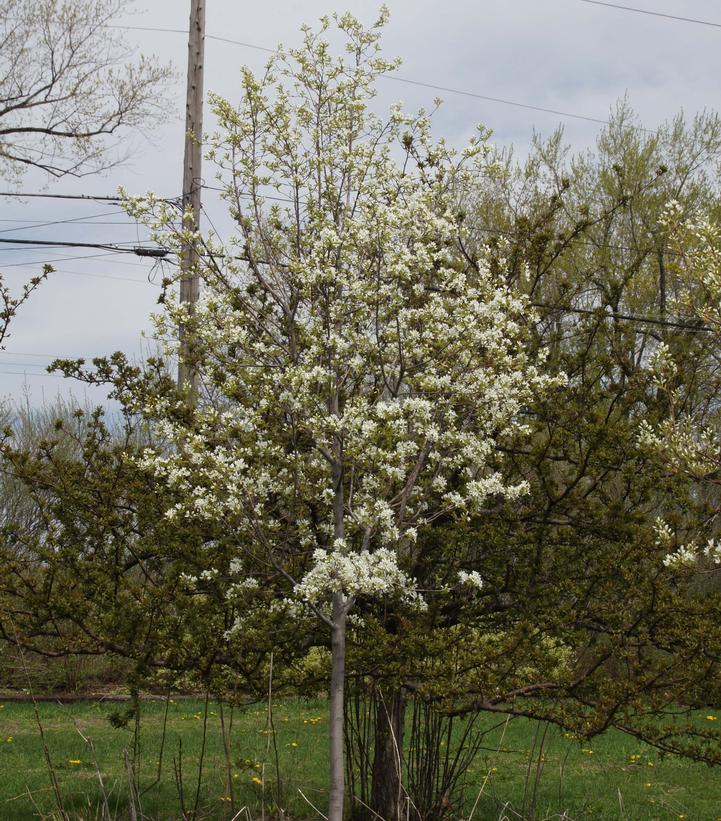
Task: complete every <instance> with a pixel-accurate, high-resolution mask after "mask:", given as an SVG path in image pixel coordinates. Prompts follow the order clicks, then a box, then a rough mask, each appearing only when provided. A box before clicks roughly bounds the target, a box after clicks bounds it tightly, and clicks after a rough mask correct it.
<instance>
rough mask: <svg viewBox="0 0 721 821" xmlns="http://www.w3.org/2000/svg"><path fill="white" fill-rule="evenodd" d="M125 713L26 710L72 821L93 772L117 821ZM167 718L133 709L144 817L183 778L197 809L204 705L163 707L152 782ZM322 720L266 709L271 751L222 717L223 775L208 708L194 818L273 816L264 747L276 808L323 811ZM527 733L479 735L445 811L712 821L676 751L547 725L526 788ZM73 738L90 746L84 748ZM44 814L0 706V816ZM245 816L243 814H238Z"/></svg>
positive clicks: (94, 807)
mask: <svg viewBox="0 0 721 821" xmlns="http://www.w3.org/2000/svg"><path fill="white" fill-rule="evenodd" d="M125 706H126V705H122V704H121V705H118V704H107V703H105V704H103V703H92V702H78V703H74V704H69V705H65V706H61V705H59V704H48V703H43V704H40V705H39V706H38V709H39V711H40V717H41V723H42V726H43V729H44V734H45V741H46V744H47V748H48V751H49V754H50V758H51V760H52V764H53V768H54V770H55V772H56V775H57V782H58V786H59V790H60V793H61V795H62V800H63V802H64V805H65V809H66V810H67V812H68V814H69V815H70V817H71V818H73V819H75V818H82V819H91V818H93V819H94V818H98V819H101V818H102V815H101V812H100V809H99V806H100V800H101V799H100V796H101V795H102V792H103V791H102V790H101V788H100V786H99V783H98V770H99V772H100V773H101V775H102V781H103V785H104V792H105V793H106V795H107V796H108V799H107V800H108V809H109V811H110V815H111V817H113V818H115V817H117V818H125V817H127V809H126V808H127V804H128V784H129V781H130V779H129V777H128V774H127V770H126V765H125V763H124V751H125V750H127V751H128V754H129V755H132V749H133V732H132V723H131V726H129V727H126V728H115V727H113V726H112V725H111V723H110V721H109V716H110V714H111V713H113V712H119V711H120V712H122V711H123V710H124V709H125ZM165 709H166V705H165V704H164V703H163V702H157V701H153V702H144V703H143V715H142V724H141V727H142V730H141V735H140V751H139V754H140V758H139V760H140V767H139V772H140V777H139V779H138V780H139V786H140V790H141V792H143V794H142V795H141V799H140V800H141V803H142V810H143V814H144V816H145V817H147V818H151V819H175V818H180V817H181V813H180V799H179V784H180V783H181V782H182V790H183V794H184V803H185V807H186V809H192V808H193V807H194V806H195V804H196V791H197V774H198V763H199V759H200V755H201V748H202V743H203V731H202V730H203V723H204V703H203V702H202V701H189V700H180V699H178V700H176V701H174V702H172V703H170V704H169V705H168V708H167V709H168V717H167V732H166V738H165V744H164V750H163V754H162V766H161V778H160V780H159V781H158V783H156V784H153V782H154V781H156V777H157V771H158V761H159V758H160V751H161V749H160V748H161V737H162V725H163V716H164V711H165ZM325 712H326V705H325V703H323V702H322V701H286V702H282V703H280V704H278V705H277V707H276V708H275V710H274V727H275V736H274V737H275V742H276V743H275V745H273V744H272V743H271V741H272V738H273V736H272V734H270V733H269V732H268V731H267V724H266V720H267V717H266V713H265V710H264V708H263V707H262V706H260V705H258V706H254V707H249V708H245V709H243V710H238V709H236V710H235V711H234V712H233V714H232V730H231V732H230V744H231V749H230V760H231V762H232V767H231V770H230V772H228V767H227V765H226V762H227V758H226V755H225V751H224V744H223V736H222V732H221V714H220V713H221V708H220V706H219V705H216V704H210V705H209V710H208V715H207V733H206V743H205V752H204V761H203V778H202V782H201V787H200V790H199V792H198V797H197V807H198V813H197V818H198V819H200V818H206V819H230V818H232V817H233V816H234V815H235V814H236V813H237V812H238V811H239V810H240V809H241V808H242V807H248V808H249V811H250V816H251V817H252V818H253V819H256V818H260V816H261V806H262V804H263V800H264V798H265V800H266V806H268V807H269V808H270V807H272V806H273V805H272V800H273V798H272V795H271V794H272V793H274V791H275V790H277V788H278V787H277V784H276V772H275V749H277V755H278V761H279V771H280V774H281V785H280V804H281V806H283V807H284V808H285V809H286V810H287V811H288V812H289V814H290V815H291V816H294V817H298V818H304V819H309V818H314V817H318V815H317V813H315V812H314V811H313V809H312V808H311V807H310V806H309V804H308V803H307V802H306V799H307V801H308V802H311V803H312V804H315V805H317V806H318V807H320V808H321V809H322V808H323V806H324V804H325V801H326V788H325V785H326V772H325V768H326V729H327V724H326V718H325ZM223 719H224V722H225V725H226V730H227V729H229V725H230V722H231V714H230V713H229V710H228V707H227V706H226V707H225V708H224V710H223ZM713 719H715V715H713V716H712V717H711V718H707V717H706V715H699V716H698V720H699V721H711V720H713ZM496 723H497V717H496V718H495V719H489V720H488V722H487V724H486V725H485V726H486V728H490V727H491V726H492V725H493V724H496ZM538 729H539V728H538V725H537V724H535V723H534V722H530V721H527V720H514V721H511V722H509V723H508V724H507V726H505V727H497V728H496V729H494V730H492V731H489V732H488V734H487V735H486V736H485V738H484V741H483V746H484V750H483V751H482V753H481V754H480V755H479V757H478V758H477V759H476V761H475V763H474V765H473V767H472V768H471V770H470V771H469V772H468V786H467V789H466V792H465V805H464V806H462V807H458V808H457V816H456V817H458V818H468V817H469V814H470V812H471V808H472V807H473V805H474V803H475V802H476V799H477V797H478V795H479V793H480V799H478V802H477V805H476V808H475V811H474V814H473V818H474V819H477V821H489V819H493V821H495V820H496V819H499V818H502V817H503V816H504V814H505V816H506V817H507V818H508V819H509V821H510V820H511V819H518V818H521V817H523V814H524V813H523V807H524V803H525V806H526V813H525V814H526V815H527V810H528V806H529V805H530V802H531V797H532V793H534V792H535V803H536V816H535V817H536V818H537V819H539V820H540V819H550V818H559V817H562V818H565V819H574V820H575V821H578V820H579V819H594V821H603V819H627V820H628V821H651V819H663V820H664V821H665V819H689V821H714V820H715V819H721V772H718V771H716V770H713V769H710V768H708V767H706V766H705V765H699V764H693V763H690V762H687V761H684V760H682V759H679V758H676V757H674V756H666V757H660V756H659V755H658V754H657V753H656V752H655V751H654V750H653V749H652V748H650V747H647V746H645V745H643V744H642V743H640V742H638V741H636V740H634V739H632V738H629V737H628V736H625V735H623V734H620V733H617V732H608V733H606V734H605V735H604V736H601V737H599V738H597V739H594V740H593V741H592V742H590V743H589V742H584V743H579V742H578V741H576V740H574V739H573V738H569V737H568V736H567V735H564V734H563V733H562V732H560V731H558V730H556V729H554V728H549V729H548V732H547V733H546V737H545V744H544V749H543V759H544V760H543V761H542V762H541V763H542V770H541V772H540V778H539V779H538V784H537V788H536V790H535V791H534V790H533V785H532V782H533V781H534V780H535V776H536V769H535V766H536V764H535V763H534V766H533V768H532V773H531V777H530V779H529V778H528V772H529V755H530V751H531V748H532V747H533V745H534V739H537V738H538ZM83 736H85V738H87V739H88V740H89V741H91V742H92V746H93V747H94V750H95V752H93V750H92V749H91V747H90V746H89V744H88V743H86V741H84V740H83ZM274 748H275V749H274ZM95 761H97V767H96V765H95ZM181 776H182V777H181ZM299 790H302V793H303V795H304V796H305V799H304V798H303V797H302V796H301V794H300V792H299ZM524 792H525V800H524ZM54 807H55V799H54V790H53V788H52V786H51V781H50V778H49V774H48V767H47V765H46V763H45V758H44V753H43V745H42V741H41V738H40V732H39V729H38V725H37V722H36V720H35V715H34V708H33V705H32V704H28V703H22V704H20V703H15V702H9V701H8V702H5V703H4V704H3V705H2V707H0V819H3V820H4V819H8V821H25V819H28V820H29V819H34V818H41V817H43V814H44V813H49V812H51V811H52V810H53V808H54ZM504 807H505V810H504ZM564 812H565V816H564V815H563V813H564ZM454 814H456V813H454ZM244 817H245V818H246V819H247V818H248V814H247V813H246V814H244ZM266 817H267V815H266Z"/></svg>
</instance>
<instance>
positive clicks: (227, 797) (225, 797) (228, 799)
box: [220, 795, 230, 801]
mask: <svg viewBox="0 0 721 821" xmlns="http://www.w3.org/2000/svg"><path fill="white" fill-rule="evenodd" d="M220 800H221V801H230V796H229V795H221V796H220Z"/></svg>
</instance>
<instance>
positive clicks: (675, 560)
mask: <svg viewBox="0 0 721 821" xmlns="http://www.w3.org/2000/svg"><path fill="white" fill-rule="evenodd" d="M654 530H655V532H656V544H657V545H660V546H661V547H668V548H670V547H671V546H672V545H673V541H674V539H673V533H672V531H671V528H670V527H669V526H668V524H666V522H664V521H663V519H660V518H659V519H656V522H655V525H654ZM702 558H705V559H706V561H708V562H710V563H711V564H715V565H718V564H721V541H719V540H718V539H709V540H708V541H707V542H706V546H705V547H704V548H703V550H702V549H701V548H700V547H699V546H698V545H697V544H696V543H695V542H688V543H687V544H683V545H680V546H679V547H677V548H676V549H675V550H673V551H671V552H670V553H667V554H666V556H664V559H663V565H664V567H668V568H671V569H672V570H680V569H682V568H691V569H692V568H695V567H697V566H698V564H699V562H700V561H701V559H702Z"/></svg>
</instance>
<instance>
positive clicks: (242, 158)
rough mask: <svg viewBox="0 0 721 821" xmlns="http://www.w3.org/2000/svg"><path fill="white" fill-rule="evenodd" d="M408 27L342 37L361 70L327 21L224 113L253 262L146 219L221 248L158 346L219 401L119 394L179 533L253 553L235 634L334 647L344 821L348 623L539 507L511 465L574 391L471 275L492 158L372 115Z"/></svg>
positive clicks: (334, 807)
mask: <svg viewBox="0 0 721 821" xmlns="http://www.w3.org/2000/svg"><path fill="white" fill-rule="evenodd" d="M385 17H386V14H385V12H383V13H382V15H381V18H380V19H379V21H378V22H377V23H376V25H375V26H374V27H372V28H371V29H369V30H366V29H364V28H363V27H362V26H361V25H360V24H359V23H358V21H356V20H355V19H354V18H353V17H351V16H349V15H346V16H343V17H340V18H336V22H337V24H338V28H339V29H340V31H341V32H342V33H343V36H344V38H345V41H346V45H345V53H344V54H343V55H342V56H338V57H336V56H333V55H332V51H331V48H330V46H329V44H328V43H327V42H326V41H325V40H324V36H325V32H326V31H327V30H328V29H329V28H330V25H331V21H330V20H328V19H324V20H323V21H322V27H321V31H320V33H318V34H315V33H313V32H311V31H310V30H308V29H306V30H305V36H304V42H303V46H302V47H301V48H299V49H297V50H293V49H291V50H289V51H287V52H283V51H279V52H278V53H277V54H275V55H274V56H273V58H272V59H271V60H270V62H269V64H268V68H267V71H266V73H265V75H264V76H263V77H262V78H260V79H257V78H255V77H254V76H253V75H252V74H251V73H250V72H249V71H247V70H246V71H244V72H243V75H242V99H241V102H240V105H239V106H238V107H234V106H232V105H231V104H230V103H228V102H226V101H225V100H223V99H220V98H217V97H216V98H214V99H213V107H214V110H215V114H216V116H217V117H218V120H219V122H220V127H221V131H220V134H219V135H218V136H216V137H215V139H214V140H213V143H212V150H211V152H210V156H211V158H212V159H214V160H215V161H216V163H217V165H218V168H219V179H220V180H221V181H222V183H223V191H224V194H223V196H224V197H225V199H226V201H227V202H228V205H229V208H230V212H231V214H232V216H233V218H234V220H235V222H236V224H237V228H238V237H237V238H235V239H234V240H233V241H231V242H230V243H228V244H226V245H225V246H223V247H221V246H219V245H218V243H217V242H216V241H215V240H214V239H213V238H211V239H209V240H208V241H203V240H202V239H201V238H200V237H198V236H191V237H189V236H188V234H187V232H185V231H182V230H174V229H173V227H172V224H171V220H172V214H171V213H170V212H169V211H168V210H167V209H166V208H165V207H164V206H163V204H162V203H161V204H159V203H157V202H155V201H153V200H152V199H150V198H148V199H143V200H136V201H134V202H133V203H132V206H131V207H132V208H133V210H134V211H135V212H136V213H146V214H147V213H148V212H151V211H153V212H154V213H155V215H156V217H157V218H158V221H157V223H156V227H157V229H158V234H159V237H162V241H163V242H164V243H165V245H166V246H168V245H170V246H171V247H172V246H175V247H179V246H180V245H181V244H182V243H183V242H184V241H187V240H188V239H191V240H193V241H195V242H197V243H198V245H199V246H200V248H199V252H200V255H199V260H200V262H199V266H200V271H199V273H200V274H201V276H202V279H203V281H204V283H205V293H204V296H203V298H202V300H201V302H200V303H198V305H197V306H196V307H195V308H194V310H193V311H189V310H188V309H187V307H186V306H185V305H179V304H177V303H176V302H175V301H174V300H173V299H172V298H171V297H170V296H169V295H167V296H166V301H165V311H164V313H163V314H162V315H160V316H158V317H157V318H156V322H157V332H158V336H159V337H160V338H162V339H164V340H165V342H166V344H167V346H168V350H169V351H170V352H172V353H177V352H178V345H177V334H176V331H175V329H176V328H177V327H178V325H179V324H183V326H184V328H185V335H186V339H187V363H186V364H187V365H188V366H189V368H191V369H192V370H194V371H195V372H196V373H197V375H198V377H199V383H200V385H201V388H200V391H199V395H198V396H197V397H196V401H195V402H194V403H193V404H192V407H190V408H188V407H187V406H186V405H184V404H178V403H177V402H176V401H175V399H174V398H173V399H171V398H169V395H168V394H167V393H163V392H161V391H155V390H153V382H152V380H147V379H146V380H144V381H143V380H135V382H133V383H132V384H125V385H119V387H118V390H117V396H118V397H119V398H120V399H121V400H122V401H123V402H124V403H125V405H126V407H127V408H128V409H130V410H133V411H137V412H139V413H141V414H142V415H143V416H145V417H147V418H148V419H150V420H152V421H153V422H154V424H155V426H156V429H157V431H158V433H159V434H160V435H161V436H162V438H163V440H164V442H165V445H164V446H163V447H162V448H148V449H147V450H146V451H145V452H144V454H143V456H142V459H141V462H140V463H141V466H142V467H143V468H144V469H146V470H147V471H148V472H149V473H151V474H152V475H153V476H154V477H155V480H156V481H162V482H163V483H164V485H165V486H167V487H168V488H169V490H170V492H172V493H173V494H174V495H175V499H176V500H177V501H176V502H175V504H173V505H172V506H170V507H169V508H168V509H167V510H166V511H165V514H166V516H167V517H169V518H170V519H174V520H179V521H183V520H187V521H188V522H189V523H198V522H200V523H202V522H203V521H206V522H218V521H222V522H224V523H225V525H226V527H228V528H231V532H233V533H234V534H235V536H236V544H237V554H236V556H235V557H234V558H233V560H232V562H231V563H230V564H229V565H228V567H222V568H217V569H216V570H217V573H219V574H229V575H230V577H231V578H232V579H233V580H234V584H233V585H232V587H231V590H230V595H233V596H236V597H239V599H242V600H243V602H244V605H243V607H244V616H243V617H241V619H240V620H239V621H238V623H237V624H236V632H242V628H243V625H244V623H245V619H248V618H252V613H253V612H256V613H257V611H258V609H259V608H261V609H264V610H265V611H266V612H267V611H268V609H269V608H272V609H274V610H276V611H277V610H279V609H280V610H283V611H284V612H288V613H291V614H294V615H295V616H296V617H297V618H304V617H307V616H308V614H310V615H312V617H313V618H314V619H316V620H317V619H320V621H321V623H323V624H325V625H326V626H327V629H328V630H329V631H330V645H331V655H332V672H331V682H330V728H329V737H330V798H329V811H328V817H329V818H330V819H331V821H340V819H341V818H342V814H343V796H344V765H343V689H344V671H345V642H346V625H347V619H348V618H349V616H350V615H351V613H352V611H353V609H354V607H355V606H356V603H357V602H359V601H364V602H371V603H372V602H374V601H378V600H383V599H386V600H388V599H393V600H396V601H397V602H399V603H401V604H402V605H403V606H405V607H408V608H420V609H422V608H424V607H425V606H426V602H425V600H424V597H423V593H422V592H421V591H419V590H417V589H416V585H415V583H414V579H413V578H412V577H411V576H410V574H409V572H408V568H409V567H410V566H412V564H413V562H414V561H415V560H417V552H418V550H419V549H420V548H419V547H418V544H419V543H418V542H417V536H418V533H419V531H420V530H421V529H422V528H425V527H427V526H428V525H430V524H431V523H432V522H434V521H435V520H438V519H439V518H441V517H446V518H447V517H457V516H460V517H467V516H469V515H472V514H476V513H479V512H480V511H481V510H482V508H483V506H484V504H485V503H486V502H487V500H488V499H489V497H499V496H500V497H513V496H516V495H518V494H522V493H523V492H524V490H525V485H524V484H523V483H517V484H514V485H510V486H509V485H507V484H506V483H505V482H504V481H503V480H502V478H501V474H500V473H499V471H498V470H497V465H496V458H497V457H496V444H497V442H498V440H499V439H500V438H503V437H507V436H510V435H511V434H512V433H514V432H516V431H518V430H519V429H520V424H519V418H520V416H521V411H522V409H523V406H524V403H527V402H528V401H529V400H530V399H531V398H532V397H533V396H534V395H535V394H538V393H540V392H543V391H544V390H545V389H546V388H547V386H549V384H551V383H552V382H553V381H554V380H552V379H551V378H549V377H547V376H544V375H542V373H541V372H540V371H539V370H537V368H536V366H534V365H533V364H532V363H531V362H529V359H528V357H527V355H526V353H525V351H524V334H525V331H524V328H525V324H526V319H527V317H528V306H527V304H526V303H525V302H524V301H523V300H522V299H520V298H519V297H517V296H515V295H514V294H513V293H512V292H511V291H509V289H508V288H507V287H506V286H505V285H504V283H503V280H502V277H501V276H500V275H499V274H498V272H497V271H495V272H493V271H492V270H491V266H490V265H489V264H488V263H487V262H486V261H484V259H483V258H481V259H480V261H479V262H478V263H476V264H474V265H473V266H470V265H468V264H467V263H465V262H463V261H462V260H463V258H462V255H461V253H460V245H459V240H461V239H462V235H463V220H462V216H461V215H460V214H459V209H458V206H457V196H456V192H457V190H458V186H459V185H461V184H462V183H463V181H464V179H467V177H468V175H471V174H473V173H476V172H477V170H478V167H479V166H482V165H483V164H484V163H485V162H486V157H487V150H486V146H485V143H484V139H483V135H481V136H479V137H477V138H475V139H473V140H471V142H470V144H469V146H468V147H467V148H466V149H465V150H463V151H462V152H458V153H457V152H454V151H453V150H451V149H450V148H448V147H447V146H446V145H445V144H444V143H443V142H440V143H434V142H433V141H432V140H431V137H430V123H429V117H428V116H427V115H426V114H425V113H424V112H420V113H419V114H417V115H415V116H408V115H406V114H404V113H403V112H402V111H401V109H400V108H398V107H396V108H394V109H393V110H392V111H391V113H390V117H389V118H388V119H386V120H381V119H380V118H378V117H377V116H375V115H374V114H372V113H371V112H370V110H369V108H368V104H369V101H370V100H371V98H372V97H373V83H374V81H375V79H376V77H377V76H378V75H379V74H382V73H384V72H387V71H391V70H393V69H394V68H395V67H396V63H395V62H388V61H386V60H384V59H383V58H382V57H381V56H380V54H379V36H380V29H381V27H382V25H383V23H384V21H385ZM131 381H132V380H131ZM459 570H460V568H459ZM209 573H210V574H211V575H212V570H211V571H209ZM457 578H458V583H459V586H460V585H468V586H470V587H478V586H480V585H481V583H482V580H481V579H480V577H479V576H478V574H475V573H473V572H465V573H464V574H462V575H460V576H459V577H457ZM232 636H233V631H232V630H231V631H230V632H229V640H230V641H232Z"/></svg>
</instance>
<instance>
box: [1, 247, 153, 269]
mask: <svg viewBox="0 0 721 821" xmlns="http://www.w3.org/2000/svg"><path fill="white" fill-rule="evenodd" d="M120 253H123V252H122V251H110V252H109V253H106V254H85V255H84V256H81V257H59V258H57V259H51V260H47V259H37V260H30V261H26V262H11V263H9V264H5V263H3V264H2V266H0V268H1V269H2V271H4V270H5V269H7V268H32V267H33V266H36V265H45V264H48V265H54V264H55V263H56V262H74V261H75V260H79V259H82V260H85V259H101V258H104V257H112V256H115V255H116V254H120ZM106 262H116V263H117V264H118V265H133V264H135V265H137V264H138V263H132V262H120V261H117V260H112V259H107V260H106ZM141 267H143V268H144V267H145V266H141Z"/></svg>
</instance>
